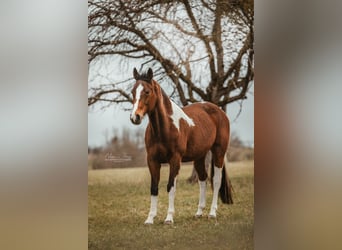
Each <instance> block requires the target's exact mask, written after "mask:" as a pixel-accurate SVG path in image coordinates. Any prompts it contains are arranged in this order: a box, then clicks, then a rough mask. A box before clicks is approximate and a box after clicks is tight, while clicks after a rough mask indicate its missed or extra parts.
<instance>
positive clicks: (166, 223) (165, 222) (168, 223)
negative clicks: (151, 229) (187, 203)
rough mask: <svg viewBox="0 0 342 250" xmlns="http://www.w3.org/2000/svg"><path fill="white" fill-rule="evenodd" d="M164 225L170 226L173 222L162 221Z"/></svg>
mask: <svg viewBox="0 0 342 250" xmlns="http://www.w3.org/2000/svg"><path fill="white" fill-rule="evenodd" d="M164 224H165V225H172V224H173V221H172V220H166V221H164Z"/></svg>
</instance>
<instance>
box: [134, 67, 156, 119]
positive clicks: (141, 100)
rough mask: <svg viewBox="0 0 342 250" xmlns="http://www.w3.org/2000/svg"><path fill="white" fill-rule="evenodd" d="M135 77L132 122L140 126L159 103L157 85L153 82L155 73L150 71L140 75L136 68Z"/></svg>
mask: <svg viewBox="0 0 342 250" xmlns="http://www.w3.org/2000/svg"><path fill="white" fill-rule="evenodd" d="M133 76H134V78H135V80H136V83H135V84H134V87H133V89H132V95H133V110H132V113H131V121H132V123H134V124H140V123H141V121H142V119H143V118H144V116H145V114H146V113H149V112H151V111H152V110H153V109H154V108H155V106H156V103H157V86H156V85H157V84H156V83H155V82H154V81H153V80H152V78H153V71H152V69H151V68H149V69H148V71H147V73H145V74H141V75H140V74H139V73H138V71H137V69H136V68H134V70H133Z"/></svg>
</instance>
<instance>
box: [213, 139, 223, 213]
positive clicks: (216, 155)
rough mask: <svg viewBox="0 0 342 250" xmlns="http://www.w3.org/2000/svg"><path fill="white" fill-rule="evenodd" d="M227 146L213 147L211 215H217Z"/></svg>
mask: <svg viewBox="0 0 342 250" xmlns="http://www.w3.org/2000/svg"><path fill="white" fill-rule="evenodd" d="M225 149H226V148H223V147H220V146H218V145H214V146H213V148H212V155H213V162H214V166H213V168H212V170H213V169H214V175H213V187H214V191H213V200H212V203H211V208H210V212H209V217H213V218H215V217H216V210H217V200H218V193H219V189H220V187H221V181H222V167H223V162H224V154H225V151H224V150H225Z"/></svg>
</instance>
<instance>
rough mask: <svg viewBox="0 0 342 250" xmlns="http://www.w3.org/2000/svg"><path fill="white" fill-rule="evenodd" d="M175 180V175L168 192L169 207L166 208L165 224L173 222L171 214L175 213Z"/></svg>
mask: <svg viewBox="0 0 342 250" xmlns="http://www.w3.org/2000/svg"><path fill="white" fill-rule="evenodd" d="M176 182H177V177H175V180H174V182H173V187H172V188H171V190H170V192H169V208H168V210H167V216H166V219H165V223H166V224H170V223H173V214H174V213H175V195H176Z"/></svg>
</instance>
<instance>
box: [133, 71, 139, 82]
mask: <svg viewBox="0 0 342 250" xmlns="http://www.w3.org/2000/svg"><path fill="white" fill-rule="evenodd" d="M133 76H134V79H135V80H138V78H139V73H138V71H137V69H136V68H134V69H133Z"/></svg>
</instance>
